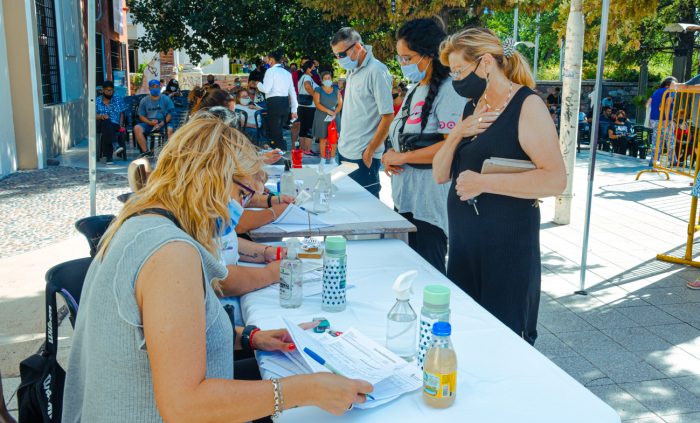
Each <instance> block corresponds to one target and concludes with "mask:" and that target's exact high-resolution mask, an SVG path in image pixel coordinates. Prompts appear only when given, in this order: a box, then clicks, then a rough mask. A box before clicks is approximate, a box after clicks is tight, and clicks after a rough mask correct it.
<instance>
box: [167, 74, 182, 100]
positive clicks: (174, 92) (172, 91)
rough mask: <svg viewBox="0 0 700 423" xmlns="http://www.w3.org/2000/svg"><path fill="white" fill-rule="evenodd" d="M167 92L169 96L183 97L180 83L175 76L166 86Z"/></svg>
mask: <svg viewBox="0 0 700 423" xmlns="http://www.w3.org/2000/svg"><path fill="white" fill-rule="evenodd" d="M165 94H166V95H167V96H168V97H182V93H181V92H180V83H179V82H177V79H175V78H173V79H171V80H170V82H168V85H167V86H166V87H165Z"/></svg>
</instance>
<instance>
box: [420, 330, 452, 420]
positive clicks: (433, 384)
mask: <svg viewBox="0 0 700 423" xmlns="http://www.w3.org/2000/svg"><path fill="white" fill-rule="evenodd" d="M432 332H433V341H432V345H431V347H430V350H428V354H426V356H425V361H424V363H423V400H425V403H426V404H427V405H429V406H431V407H434V408H447V407H449V406H451V405H452V403H454V401H455V397H456V396H457V354H456V353H455V350H454V348H453V347H452V342H451V341H450V334H451V333H452V327H451V326H450V324H449V323H447V322H436V323H435V324H434V325H433V330H432Z"/></svg>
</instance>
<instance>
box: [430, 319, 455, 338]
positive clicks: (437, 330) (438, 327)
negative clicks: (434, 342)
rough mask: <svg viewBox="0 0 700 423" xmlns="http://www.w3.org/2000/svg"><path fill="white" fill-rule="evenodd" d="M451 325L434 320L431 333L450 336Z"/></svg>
mask: <svg viewBox="0 0 700 423" xmlns="http://www.w3.org/2000/svg"><path fill="white" fill-rule="evenodd" d="M451 333H452V326H450V324H449V323H447V322H435V323H434V324H433V335H435V336H450V334H451Z"/></svg>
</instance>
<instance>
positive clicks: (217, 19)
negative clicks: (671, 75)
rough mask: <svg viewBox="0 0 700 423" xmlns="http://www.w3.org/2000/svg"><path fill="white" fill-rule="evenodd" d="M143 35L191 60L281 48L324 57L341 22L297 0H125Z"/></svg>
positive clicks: (153, 45) (151, 44)
mask: <svg viewBox="0 0 700 423" xmlns="http://www.w3.org/2000/svg"><path fill="white" fill-rule="evenodd" d="M127 4H128V6H129V8H130V12H131V13H132V14H133V16H134V20H135V22H137V23H140V24H142V25H143V26H144V29H145V32H146V35H145V36H144V37H143V38H141V39H139V40H138V44H139V46H141V47H143V48H146V49H149V50H153V51H168V50H169V49H184V50H185V51H186V52H187V54H188V55H189V56H190V57H192V59H193V60H194V61H199V60H201V56H202V55H204V54H208V55H210V56H212V57H215V58H216V57H221V56H224V55H231V56H233V57H246V58H252V57H259V56H261V55H263V54H265V53H267V52H269V51H272V50H275V49H281V50H282V51H284V53H285V54H287V55H288V56H289V57H290V58H294V57H298V56H301V55H311V56H313V57H315V58H318V59H319V60H321V61H330V60H331V58H332V56H331V51H330V48H329V47H328V42H329V40H330V37H331V36H332V35H333V34H334V33H335V31H336V30H337V29H338V28H340V27H342V26H345V25H347V21H346V20H345V19H344V18H343V17H342V16H338V17H335V18H331V19H329V18H324V17H323V16H322V13H321V12H320V11H318V10H314V9H310V8H307V7H304V6H302V5H301V4H300V3H299V1H297V0H128V1H127Z"/></svg>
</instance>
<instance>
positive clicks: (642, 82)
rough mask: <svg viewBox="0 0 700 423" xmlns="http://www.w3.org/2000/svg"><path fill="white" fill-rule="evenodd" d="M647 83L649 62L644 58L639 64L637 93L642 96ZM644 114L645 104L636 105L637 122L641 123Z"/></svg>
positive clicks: (645, 90)
mask: <svg viewBox="0 0 700 423" xmlns="http://www.w3.org/2000/svg"><path fill="white" fill-rule="evenodd" d="M648 85H649V62H648V61H646V60H644V61H642V63H641V64H640V65H639V95H641V96H644V95H645V94H646V92H647V86H648ZM645 101H646V100H645ZM645 116H646V106H645V104H644V103H642V104H638V105H637V113H636V115H635V118H636V119H637V124H638V125H642V124H643V122H644V118H645Z"/></svg>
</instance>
